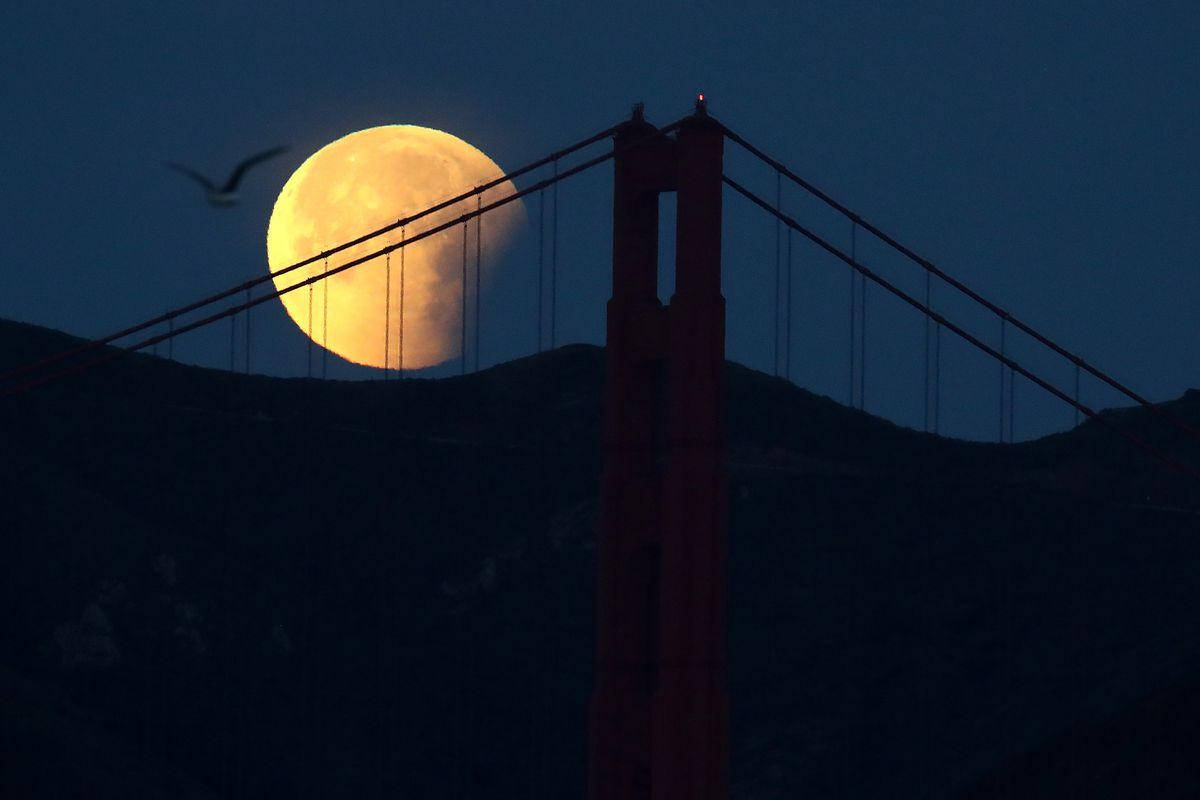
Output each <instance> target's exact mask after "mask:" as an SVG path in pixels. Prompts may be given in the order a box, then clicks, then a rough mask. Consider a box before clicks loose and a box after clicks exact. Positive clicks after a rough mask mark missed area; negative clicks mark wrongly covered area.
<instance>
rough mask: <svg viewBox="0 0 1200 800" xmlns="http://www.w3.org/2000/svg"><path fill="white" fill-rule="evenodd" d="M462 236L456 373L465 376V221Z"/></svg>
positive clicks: (464, 221)
mask: <svg viewBox="0 0 1200 800" xmlns="http://www.w3.org/2000/svg"><path fill="white" fill-rule="evenodd" d="M462 231H463V235H462V244H463V247H462V280H461V281H460V283H459V286H460V288H461V289H462V292H461V294H462V309H461V316H462V333H461V336H460V338H459V344H458V371H459V374H461V375H466V374H467V221H466V220H465V219H464V220H463V228H462Z"/></svg>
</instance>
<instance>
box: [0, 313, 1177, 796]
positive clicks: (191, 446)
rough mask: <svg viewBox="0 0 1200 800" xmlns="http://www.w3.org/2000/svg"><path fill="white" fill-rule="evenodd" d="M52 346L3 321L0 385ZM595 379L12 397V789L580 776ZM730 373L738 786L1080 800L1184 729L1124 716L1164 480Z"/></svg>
mask: <svg viewBox="0 0 1200 800" xmlns="http://www.w3.org/2000/svg"><path fill="white" fill-rule="evenodd" d="M78 341H79V340H76V339H73V338H72V337H69V336H66V335H64V334H62V333H59V332H56V331H50V330H47V329H43V328H37V327H35V326H30V325H24V324H20V323H14V322H0V370H5V369H8V368H11V367H13V366H17V365H19V364H23V363H26V362H29V361H31V360H34V359H36V358H39V357H42V356H44V355H48V354H51V353H55V352H58V351H61V350H64V349H67V348H69V347H71V346H74V345H75V344H78ZM603 378H604V353H603V350H602V349H601V348H598V347H594V346H590V345H570V346H566V347H562V348H559V349H557V350H554V351H550V352H546V353H542V354H539V355H536V356H530V357H527V358H523V359H518V360H516V361H512V362H508V363H505V364H501V365H498V366H495V367H492V368H489V369H486V370H483V371H481V372H479V373H477V374H473V375H467V376H462V377H455V378H446V379H440V380H406V381H370V382H341V381H319V380H314V379H280V378H269V377H263V376H255V375H250V376H246V375H235V374H230V373H227V372H223V371H218V370H211V369H204V368H199V367H192V366H186V365H182V364H178V363H174V362H170V361H167V360H165V359H160V358H155V357H153V356H146V355H134V356H128V357H124V358H121V359H119V360H117V361H115V362H113V363H111V364H109V365H107V366H105V367H103V368H101V369H97V370H93V371H91V372H88V373H86V374H83V375H80V376H77V377H74V378H71V379H68V380H63V381H60V382H57V383H54V384H52V385H49V386H45V387H42V388H40V389H38V390H36V391H34V392H30V393H27V394H24V395H20V396H17V397H10V398H4V399H2V400H0V415H2V416H0V452H2V453H3V454H4V457H3V458H2V459H0V486H3V489H0V493H2V494H0V500H2V501H3V502H2V505H0V529H2V530H3V538H2V539H0V571H2V572H0V579H2V580H0V587H2V588H0V591H2V592H3V606H2V607H0V608H2V609H3V611H4V613H3V617H2V621H0V705H2V706H3V707H4V709H5V712H4V714H3V715H0V737H2V738H0V743H2V744H3V748H2V751H0V752H2V753H3V758H4V762H3V764H0V796H4V797H40V796H48V797H54V796H88V797H94V798H108V797H112V798H117V797H121V798H125V797H130V796H138V797H164V798H165V797H195V798H201V797H280V798H282V797H289V798H291V797H314V798H324V797H342V796H345V797H351V796H353V797H364V796H365V797H375V796H384V795H389V796H404V797H414V798H423V797H428V798H447V797H459V796H464V797H573V796H580V794H581V793H582V792H583V789H584V786H585V781H584V775H585V768H586V762H585V758H586V732H585V725H584V723H585V719H586V703H587V698H588V693H589V691H590V687H591V654H592V647H593V635H594V628H593V625H594V598H593V596H592V591H593V587H594V582H595V575H594V570H595V512H596V502H595V494H596V488H597V481H598V477H599V467H600V457H599V456H600V454H599V449H598V442H599V434H600V429H599V423H600V401H601V396H602V386H603ZM726 379H727V392H728V413H729V417H728V437H729V453H728V461H729V473H730V505H731V509H730V514H731V519H730V542H729V548H730V573H729V579H730V587H729V598H730V610H729V630H730V655H729V663H730V684H731V685H730V690H731V697H732V713H733V718H732V731H731V735H732V749H733V762H732V773H731V777H732V796H733V797H735V798H760V797H761V798H768V797H793V796H795V797H800V796H805V797H810V796H811V797H816V796H826V797H914V798H917V797H920V798H938V797H957V796H962V797H984V796H986V797H1018V796H1019V797H1029V796H1037V795H1035V794H1031V793H1030V791H1029V790H1028V787H1029V786H1033V785H1036V786H1038V787H1042V788H1043V789H1045V788H1047V787H1054V786H1056V784H1055V783H1054V782H1055V781H1062V783H1061V786H1062V787H1070V789H1071V791H1073V792H1076V793H1077V794H1079V795H1080V796H1085V795H1093V794H1103V792H1102V791H1100V790H1099V789H1098V788H1097V785H1096V784H1095V781H1096V780H1101V779H1100V778H1094V777H1093V778H1089V777H1088V775H1093V776H1094V775H1103V774H1104V773H1103V771H1102V770H1093V771H1092V772H1090V773H1089V772H1088V770H1086V769H1078V768H1075V767H1068V766H1063V767H1062V768H1061V769H1060V768H1059V766H1060V764H1059V762H1065V761H1070V762H1072V763H1073V764H1076V765H1078V764H1080V763H1082V764H1086V763H1088V760H1089V759H1094V760H1096V763H1099V762H1100V761H1104V763H1109V762H1112V761H1114V760H1122V761H1127V762H1128V763H1130V764H1144V765H1150V764H1152V763H1153V764H1157V763H1158V762H1154V761H1152V759H1155V758H1161V757H1162V754H1163V753H1164V752H1167V751H1168V750H1169V749H1170V747H1172V746H1174V745H1172V744H1171V743H1172V742H1174V741H1175V738H1172V737H1178V736H1181V735H1185V734H1186V731H1185V730H1183V729H1181V728H1178V726H1177V728H1170V727H1169V726H1168V727H1164V726H1163V725H1162V724H1159V725H1158V727H1155V724H1156V723H1155V720H1159V721H1160V722H1161V720H1162V719H1164V718H1165V717H1169V715H1164V714H1161V713H1160V714H1158V715H1157V716H1156V715H1155V714H1154V713H1151V712H1144V713H1143V711H1139V709H1143V710H1144V709H1147V708H1151V709H1152V708H1158V707H1159V706H1157V705H1155V704H1156V703H1159V704H1160V705H1161V701H1160V700H1158V699H1156V698H1160V697H1161V696H1162V693H1163V692H1169V691H1176V690H1175V689H1169V688H1168V687H1171V686H1177V687H1178V686H1192V685H1193V684H1191V683H1189V681H1195V680H1196V679H1197V678H1200V636H1198V635H1197V634H1198V632H1200V631H1198V628H1200V625H1198V624H1197V615H1196V614H1195V611H1194V608H1195V605H1196V603H1195V598H1196V597H1197V596H1200V594H1198V591H1200V571H1197V570H1195V569H1194V564H1195V563H1196V560H1197V558H1198V557H1200V514H1197V512H1196V511H1195V509H1196V508H1197V505H1198V503H1197V500H1196V498H1197V492H1196V491H1195V486H1194V483H1189V480H1190V479H1188V478H1186V477H1180V476H1177V475H1174V474H1172V473H1171V472H1169V471H1167V470H1165V469H1164V468H1162V467H1161V466H1160V465H1158V464H1157V463H1155V462H1154V461H1152V460H1151V459H1149V458H1147V457H1146V456H1145V455H1144V454H1142V453H1141V452H1139V451H1137V450H1135V449H1134V448H1133V447H1132V446H1130V445H1128V444H1127V443H1126V442H1125V441H1124V440H1122V439H1120V438H1119V437H1116V436H1114V435H1113V434H1112V433H1111V432H1110V431H1108V430H1105V429H1104V427H1103V426H1102V425H1099V424H1097V423H1095V422H1088V423H1085V424H1084V425H1082V426H1080V427H1079V428H1077V429H1075V430H1073V431H1070V432H1067V433H1063V434H1058V435H1054V436H1050V437H1046V438H1044V439H1040V440H1037V441H1033V442H1028V443H1022V444H1015V445H996V444H980V443H973V442H964V441H956V440H949V439H943V438H939V437H936V436H932V435H928V434H924V433H920V432H915V431H912V430H908V429H905V428H902V427H899V426H896V425H893V424H891V423H889V422H887V421H884V420H880V419H877V418H874V417H871V416H870V415H868V414H864V413H862V412H859V411H855V410H853V409H849V408H846V407H844V406H842V405H840V404H838V403H836V402H834V401H832V400H830V399H829V398H825V397H820V396H817V395H814V394H811V393H809V392H806V391H804V390H802V389H799V388H797V387H795V386H792V385H790V384H788V383H786V382H785V381H783V380H781V379H777V378H773V377H770V376H768V375H764V374H763V373H760V372H756V371H754V370H750V369H747V368H745V367H742V366H739V365H737V364H733V363H730V364H728V365H727V369H726ZM1166 405H1167V406H1169V407H1170V408H1171V410H1172V411H1173V413H1175V414H1177V415H1179V416H1181V417H1183V418H1185V419H1187V420H1188V421H1190V422H1191V423H1193V424H1200V392H1197V391H1196V390H1192V391H1189V392H1188V393H1187V394H1186V395H1185V396H1183V397H1181V398H1179V399H1178V400H1175V401H1172V402H1171V403H1168V404H1166ZM1105 418H1106V419H1107V420H1110V421H1111V422H1112V423H1113V424H1115V425H1119V426H1121V427H1123V428H1125V429H1127V430H1130V431H1133V432H1136V433H1137V434H1138V435H1140V436H1142V437H1144V438H1146V439H1149V440H1151V441H1153V442H1154V443H1155V444H1156V445H1157V446H1159V447H1161V448H1162V449H1164V450H1165V451H1167V452H1169V453H1171V454H1172V455H1174V456H1176V457H1178V458H1179V459H1180V460H1183V461H1186V462H1188V463H1191V464H1200V447H1198V446H1197V445H1196V444H1195V443H1188V442H1185V441H1184V440H1183V439H1182V438H1181V437H1180V436H1179V435H1177V433H1176V432H1175V431H1174V430H1173V429H1171V428H1170V427H1169V426H1166V425H1163V424H1162V423H1161V422H1160V421H1158V420H1155V419H1153V418H1151V415H1149V414H1147V413H1145V412H1144V411H1142V410H1140V409H1138V410H1132V409H1121V410H1116V411H1110V412H1106V413H1105ZM1178 691H1185V690H1183V689H1179V690H1178ZM1137 726H1142V727H1141V728H1138V727H1137ZM1146 726H1149V729H1153V730H1155V731H1157V733H1155V734H1150V733H1147V734H1145V736H1148V737H1151V738H1149V739H1146V738H1143V737H1142V735H1141V734H1139V735H1138V736H1137V737H1132V738H1131V737H1130V735H1129V732H1130V731H1133V730H1139V731H1140V730H1145V729H1147V728H1146ZM1104 731H1109V732H1110V733H1109V734H1104ZM1112 731H1116V732H1115V733H1112ZM1154 736H1157V737H1158V738H1153V737H1154ZM1135 740H1136V741H1155V742H1162V746H1161V747H1150V746H1143V747H1140V748H1139V747H1137V746H1135V745H1134V744H1132V743H1131V742H1133V741H1135ZM1122 742H1130V743H1129V744H1128V746H1126V745H1123V744H1121V743H1122ZM1056 748H1057V749H1056ZM1056 754H1058V755H1056ZM1156 754H1157V755H1156ZM1168 762H1169V763H1174V762H1171V761H1170V759H1167V760H1166V761H1164V762H1163V763H1168ZM1170 769H1177V770H1178V780H1179V781H1184V780H1194V779H1195V775H1194V774H1188V773H1187V772H1186V769H1185V768H1184V767H1183V766H1178V767H1162V768H1161V769H1160V768H1155V769H1154V770H1149V772H1153V773H1154V774H1155V775H1156V776H1157V777H1156V778H1155V780H1159V781H1166V784H1167V785H1170V784H1171V781H1172V775H1174V773H1171V772H1170V771H1169V770H1170ZM1163 770H1168V772H1167V773H1164V772H1163ZM1130 771H1131V772H1134V771H1136V770H1134V769H1133V768H1131V770H1130ZM1143 771H1147V770H1143ZM1164 775H1165V777H1164ZM1110 777H1111V775H1110ZM1088 780H1092V781H1093V783H1092V784H1088V783H1087V781H1088ZM1104 786H1109V787H1111V786H1121V787H1125V789H1127V791H1126V792H1125V793H1123V794H1120V795H1117V794H1106V795H1105V796H1128V797H1134V796H1147V795H1148V794H1149V796H1164V797H1165V796H1170V795H1169V794H1166V793H1162V792H1146V791H1144V790H1143V789H1141V788H1139V787H1140V786H1142V784H1137V785H1134V784H1129V785H1128V786H1126V785H1125V784H1119V783H1111V782H1109V783H1105V784H1104ZM1006 787H1007V788H1006ZM1018 787H1025V788H1020V789H1019V790H1018ZM1081 787H1082V788H1081ZM1100 788H1103V786H1101V787H1100ZM989 792H990V793H989ZM1005 792H1008V793H1005ZM1139 792H1140V793H1139ZM1064 794H1065V789H1064V791H1058V792H1053V791H1047V793H1046V794H1045V795H1044V796H1047V797H1049V796H1064Z"/></svg>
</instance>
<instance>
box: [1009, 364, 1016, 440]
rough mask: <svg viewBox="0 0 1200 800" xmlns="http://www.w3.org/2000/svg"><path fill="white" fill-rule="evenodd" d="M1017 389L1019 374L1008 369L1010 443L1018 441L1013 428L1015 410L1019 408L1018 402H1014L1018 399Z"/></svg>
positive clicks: (1010, 368)
mask: <svg viewBox="0 0 1200 800" xmlns="http://www.w3.org/2000/svg"><path fill="white" fill-rule="evenodd" d="M1016 387H1017V374H1016V373H1015V372H1013V370H1012V367H1009V368H1008V441H1010V442H1012V441H1015V440H1016V436H1015V434H1014V433H1013V431H1015V430H1016V428H1015V427H1013V415H1014V411H1013V409H1015V408H1016V407H1017V404H1016V402H1014V400H1015V397H1016Z"/></svg>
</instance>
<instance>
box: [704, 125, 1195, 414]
mask: <svg viewBox="0 0 1200 800" xmlns="http://www.w3.org/2000/svg"><path fill="white" fill-rule="evenodd" d="M717 124H718V125H720V126H721V129H722V130H723V131H724V133H725V136H726V137H727V138H729V139H730V140H731V141H733V142H734V143H735V144H737V145H739V146H741V147H742V148H743V149H745V150H746V151H748V152H749V153H750V154H752V155H754V156H755V157H757V158H758V159H759V160H760V161H762V162H763V163H765V164H766V165H767V166H769V167H771V168H772V169H774V170H776V171H778V172H781V173H782V174H783V175H784V176H785V177H787V178H788V179H789V180H791V181H792V182H793V183H795V184H796V185H798V186H800V187H802V188H803V189H804V190H805V191H807V192H809V193H810V194H812V195H813V196H814V197H816V198H818V199H819V200H821V201H822V202H824V203H825V204H826V205H828V206H829V207H831V208H833V209H834V210H835V211H837V212H838V213H840V214H842V215H843V216H845V217H847V218H849V219H850V220H852V221H854V222H856V223H858V224H859V225H861V226H862V227H863V228H864V229H865V230H866V231H868V232H869V233H871V234H872V235H873V236H875V237H876V238H878V239H879V240H880V241H882V242H883V243H884V244H886V245H888V246H889V247H891V248H892V249H893V250H896V251H897V252H899V253H900V254H901V255H903V256H905V257H906V258H908V259H909V260H910V261H912V262H913V263H915V264H916V265H917V266H919V267H921V268H922V269H924V270H925V271H927V272H930V273H932V274H934V275H936V276H937V277H938V278H941V279H942V280H943V281H945V282H946V283H948V284H950V285H951V286H953V287H954V288H955V289H957V290H958V291H959V292H962V293H963V294H965V295H966V296H967V297H969V298H971V299H972V300H974V301H975V302H976V303H978V304H980V305H982V306H983V307H984V308H986V309H987V310H988V311H990V312H992V313H993V314H996V315H997V316H1000V317H1002V318H1004V319H1006V320H1008V322H1009V323H1011V324H1012V325H1013V326H1014V327H1015V328H1017V330H1019V331H1021V332H1022V333H1024V334H1026V335H1028V336H1031V337H1032V338H1033V339H1035V340H1036V341H1037V342H1039V343H1040V344H1042V345H1044V346H1045V347H1048V348H1049V349H1051V350H1053V351H1054V352H1055V353H1057V354H1058V355H1060V356H1062V357H1063V358H1065V359H1067V360H1068V361H1070V362H1072V363H1073V364H1075V366H1076V367H1079V368H1081V369H1083V370H1086V371H1087V372H1088V373H1090V374H1091V375H1092V376H1094V377H1096V378H1099V379H1100V380H1102V381H1104V382H1105V383H1107V384H1108V385H1109V386H1111V387H1112V388H1114V389H1116V390H1117V391H1118V392H1120V393H1121V394H1123V395H1125V396H1126V397H1128V398H1129V399H1130V400H1132V401H1134V402H1135V403H1137V404H1138V405H1140V406H1142V407H1143V408H1145V409H1147V410H1148V411H1150V412H1151V413H1153V414H1155V415H1157V416H1158V417H1160V418H1162V419H1164V420H1166V421H1168V422H1170V423H1171V424H1172V425H1174V426H1175V427H1176V428H1179V429H1180V430H1182V431H1185V432H1186V433H1188V434H1190V435H1192V436H1195V437H1198V438H1200V429H1197V428H1196V427H1195V426H1193V425H1190V424H1188V423H1187V422H1185V421H1183V420H1181V419H1180V418H1179V417H1177V416H1175V415H1174V414H1172V413H1170V412H1169V411H1167V410H1165V409H1163V408H1162V407H1160V406H1158V405H1156V404H1154V403H1151V402H1150V401H1149V400H1147V399H1146V398H1145V397H1143V396H1142V395H1140V394H1138V393H1137V392H1135V391H1134V390H1133V389H1130V388H1129V387H1128V386H1125V385H1124V384H1123V383H1121V382H1120V381H1118V380H1117V379H1116V378H1114V377H1112V376H1111V375H1109V374H1107V373H1105V372H1103V371H1101V370H1100V369H1099V368H1098V367H1095V366H1093V365H1091V364H1089V363H1088V362H1087V361H1085V360H1084V359H1083V358H1082V357H1081V356H1079V355H1077V354H1076V353H1074V352H1072V351H1070V350H1067V349H1066V348H1065V347H1063V346H1062V345H1060V344H1058V343H1057V342H1055V341H1053V340H1052V339H1050V338H1049V337H1047V336H1045V335H1044V334H1042V333H1040V332H1039V331H1037V330H1036V329H1034V328H1033V327H1032V326H1030V325H1028V324H1026V323H1025V322H1022V321H1021V320H1019V319H1017V318H1016V317H1014V316H1013V315H1012V314H1010V313H1009V312H1008V311H1005V310H1004V309H1002V308H1000V307H999V306H997V305H996V304H995V303H993V302H991V301H990V300H988V299H987V298H986V297H984V296H982V295H981V294H979V293H978V292H976V291H975V290H973V289H971V288H970V287H969V286H967V285H966V284H964V283H963V282H962V281H959V280H958V279H956V278H954V277H953V276H951V275H949V274H948V273H946V272H943V271H942V270H941V269H939V268H938V267H937V266H935V265H934V264H933V263H932V262H931V261H929V260H927V259H925V258H922V257H921V256H919V255H917V254H916V253H915V252H914V251H912V250H911V249H909V248H908V247H905V246H904V245H903V244H901V243H900V242H898V241H897V240H896V239H894V238H892V237H891V236H889V235H888V234H886V233H884V232H883V231H882V230H880V229H879V228H877V227H875V226H874V225H872V224H871V223H870V222H867V221H866V220H865V219H863V218H862V217H860V216H859V215H858V214H856V213H855V212H853V211H851V210H850V209H849V208H847V207H846V206H844V205H842V204H841V203H839V202H837V201H836V200H834V199H833V198H832V197H830V196H829V195H828V194H826V193H825V192H823V191H821V190H820V189H818V188H817V187H816V186H814V185H813V184H811V183H809V182H808V181H806V180H804V179H803V178H801V177H800V176H799V175H797V174H796V173H794V172H792V171H791V170H790V169H788V168H787V167H786V166H784V165H783V164H782V163H780V162H779V161H776V160H775V159H773V158H771V157H770V156H769V155H767V154H766V153H764V152H763V151H762V150H760V149H758V148H757V147H755V146H754V145H752V144H750V142H748V141H746V140H745V139H744V138H742V137H741V136H739V135H738V134H736V133H734V132H733V131H732V130H730V129H729V127H728V126H726V125H724V124H723V123H720V122H718V123H717Z"/></svg>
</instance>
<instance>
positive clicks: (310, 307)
mask: <svg viewBox="0 0 1200 800" xmlns="http://www.w3.org/2000/svg"><path fill="white" fill-rule="evenodd" d="M312 311H313V287H312V284H311V283H310V284H309V285H308V377H310V378H311V377H312V346H313V317H312Z"/></svg>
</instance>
